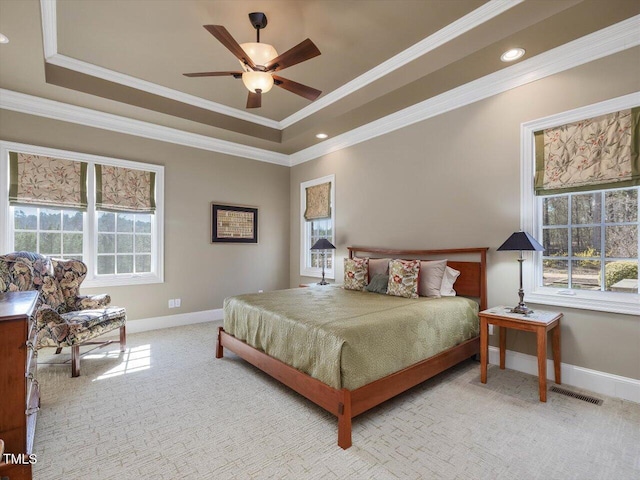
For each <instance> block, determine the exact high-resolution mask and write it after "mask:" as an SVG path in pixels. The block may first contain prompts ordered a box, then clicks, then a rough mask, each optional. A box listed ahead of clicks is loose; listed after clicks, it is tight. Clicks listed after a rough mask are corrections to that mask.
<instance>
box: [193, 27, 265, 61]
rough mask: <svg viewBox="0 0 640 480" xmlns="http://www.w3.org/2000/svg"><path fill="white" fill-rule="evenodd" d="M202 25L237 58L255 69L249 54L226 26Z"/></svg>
mask: <svg viewBox="0 0 640 480" xmlns="http://www.w3.org/2000/svg"><path fill="white" fill-rule="evenodd" d="M203 27H204V28H206V29H207V30H208V31H209V33H210V34H211V35H213V36H214V37H216V38H217V39H218V41H219V42H220V43H221V44H222V45H224V46H225V47H227V49H228V50H229V51H230V52H231V53H233V54H234V55H235V56H236V58H237V59H238V60H240V61H241V62H242V63H245V64H247V65H248V66H249V67H251V69H252V70H255V69H256V66H255V64H254V63H253V61H252V60H251V58H249V55H247V53H246V52H245V51H244V50H243V49H242V47H241V46H240V45H239V44H238V42H236V40H235V39H234V38H233V37H232V36H231V34H230V33H229V32H228V31H227V29H226V28H224V27H223V26H222V25H203Z"/></svg>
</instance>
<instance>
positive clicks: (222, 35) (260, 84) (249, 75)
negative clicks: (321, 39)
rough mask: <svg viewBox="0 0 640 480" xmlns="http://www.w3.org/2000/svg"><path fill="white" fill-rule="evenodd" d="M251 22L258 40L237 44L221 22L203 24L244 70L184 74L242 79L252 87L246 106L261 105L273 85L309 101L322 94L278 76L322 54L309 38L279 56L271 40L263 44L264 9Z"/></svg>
mask: <svg viewBox="0 0 640 480" xmlns="http://www.w3.org/2000/svg"><path fill="white" fill-rule="evenodd" d="M249 20H250V21H251V25H253V28H255V29H256V33H257V41H256V42H255V43H253V42H251V43H243V44H238V42H236V41H235V39H234V38H233V37H232V36H231V34H230V33H229V32H228V31H227V29H226V28H224V27H223V26H222V25H204V28H206V29H207V30H208V31H209V33H211V35H213V36H214V37H216V38H217V39H218V40H219V41H220V43H222V45H224V46H225V47H227V49H229V51H230V52H231V53H233V54H234V55H235V56H236V58H237V59H238V60H239V61H240V65H242V71H239V72H200V73H184V74H183V75H185V76H186V77H225V76H232V77H233V78H242V82H243V83H244V85H245V86H246V87H247V89H248V90H249V97H248V98H247V108H259V107H260V106H261V105H262V94H263V93H267V92H268V91H269V90H271V87H273V86H274V85H276V86H278V87H280V88H284V89H285V90H289V91H290V92H292V93H295V94H296V95H300V96H301V97H304V98H306V99H308V100H312V101H313V100H315V99H316V98H318V96H319V95H320V94H321V93H322V92H321V91H320V90H316V89H315V88H311V87H308V86H306V85H302V84H301V83H297V82H294V81H293V80H287V79H286V78H283V77H280V76H278V75H275V74H274V72H278V71H280V70H283V69H285V68H287V67H291V66H293V65H296V64H298V63H301V62H304V61H306V60H309V59H311V58H313V57H317V56H318V55H320V50H318V47H316V46H315V44H314V43H313V42H312V41H311V40H309V39H308V38H307V39H306V40H304V41H303V42H301V43H299V44H298V45H296V46H295V47H293V48H291V49H289V50H287V51H286V52H284V53H283V54H281V55H278V52H276V49H275V48H273V46H272V45H269V44H268V43H260V30H261V29H263V28H264V27H266V26H267V16H266V15H265V14H264V13H262V12H254V13H250V14H249Z"/></svg>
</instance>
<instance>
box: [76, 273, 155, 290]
mask: <svg viewBox="0 0 640 480" xmlns="http://www.w3.org/2000/svg"><path fill="white" fill-rule="evenodd" d="M151 283H164V280H163V279H162V278H161V277H159V276H158V275H152V274H148V275H104V276H100V277H94V278H91V279H90V278H87V279H85V281H84V282H82V287H85V288H101V287H124V286H128V285H147V284H151Z"/></svg>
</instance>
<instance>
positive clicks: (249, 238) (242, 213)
mask: <svg viewBox="0 0 640 480" xmlns="http://www.w3.org/2000/svg"><path fill="white" fill-rule="evenodd" d="M211 243H258V209H257V208H255V207H244V206H239V205H222V204H218V203H211Z"/></svg>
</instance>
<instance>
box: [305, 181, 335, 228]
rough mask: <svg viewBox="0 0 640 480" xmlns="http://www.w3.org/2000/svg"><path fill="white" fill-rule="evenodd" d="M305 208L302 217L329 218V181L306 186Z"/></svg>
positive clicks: (310, 218)
mask: <svg viewBox="0 0 640 480" xmlns="http://www.w3.org/2000/svg"><path fill="white" fill-rule="evenodd" d="M306 193H307V208H306V210H305V212H304V218H305V220H307V221H310V220H320V219H323V218H331V182H327V183H322V184H320V185H314V186H312V187H307V188H306Z"/></svg>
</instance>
